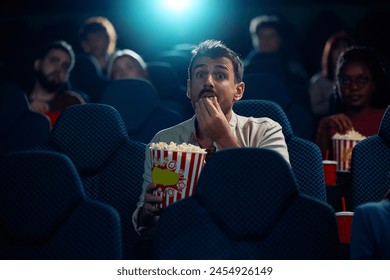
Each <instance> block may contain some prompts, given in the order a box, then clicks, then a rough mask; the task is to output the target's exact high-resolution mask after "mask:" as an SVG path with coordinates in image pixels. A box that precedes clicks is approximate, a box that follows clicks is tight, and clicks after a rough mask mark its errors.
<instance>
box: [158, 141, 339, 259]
mask: <svg viewBox="0 0 390 280" xmlns="http://www.w3.org/2000/svg"><path fill="white" fill-rule="evenodd" d="M232 160H233V161H234V162H236V163H239V164H232ZM156 236H157V237H156V240H155V244H154V245H155V248H154V257H155V258H156V259H222V260H225V259H240V260H242V259H335V258H337V257H338V235H337V224H336V218H335V215H334V212H333V210H332V209H331V208H330V207H329V206H328V205H326V204H325V203H322V202H320V201H318V200H316V199H313V198H310V197H308V196H306V195H303V194H301V193H300V192H299V191H298V188H297V182H296V180H295V178H294V174H293V173H292V172H291V168H290V166H289V165H288V164H287V163H286V161H285V160H284V159H283V158H282V157H281V156H280V155H279V154H278V153H276V152H275V151H272V150H269V149H261V148H239V149H226V150H222V151H220V152H217V153H216V154H215V155H214V156H213V157H212V158H211V159H210V160H209V161H208V162H207V164H206V165H205V167H204V169H203V171H202V173H201V175H200V177H199V181H198V184H197V189H196V192H195V194H194V195H193V196H192V197H190V198H187V199H184V200H182V201H179V202H176V203H174V204H173V205H171V206H169V207H168V208H166V209H165V210H164V212H163V213H162V215H161V217H160V219H159V223H158V228H157V233H156Z"/></svg>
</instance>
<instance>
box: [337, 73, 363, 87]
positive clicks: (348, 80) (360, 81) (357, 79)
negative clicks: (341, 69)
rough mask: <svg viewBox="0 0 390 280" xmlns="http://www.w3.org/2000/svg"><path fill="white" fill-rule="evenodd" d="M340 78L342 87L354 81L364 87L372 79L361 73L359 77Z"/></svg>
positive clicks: (348, 85) (350, 84)
mask: <svg viewBox="0 0 390 280" xmlns="http://www.w3.org/2000/svg"><path fill="white" fill-rule="evenodd" d="M338 80H339V84H340V86H342V87H350V86H352V83H355V84H356V85H358V87H364V86H366V85H367V84H368V83H369V82H370V81H371V78H370V77H368V76H366V75H359V76H357V77H340V78H339V79H338Z"/></svg>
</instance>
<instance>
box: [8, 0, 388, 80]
mask: <svg viewBox="0 0 390 280" xmlns="http://www.w3.org/2000/svg"><path fill="white" fill-rule="evenodd" d="M168 2H170V1H163V0H110V1H109V0H100V1H96V0H83V1H79V0H67V1H63V0H57V1H56V0H39V1H28V0H5V1H2V2H1V4H0V36H1V42H2V43H1V46H0V62H1V64H0V65H1V73H2V78H3V79H4V78H6V79H8V78H9V79H15V78H16V79H18V77H20V76H21V75H22V73H25V72H26V71H27V70H28V69H29V68H31V62H32V53H33V51H34V50H35V49H36V48H37V47H38V46H39V44H40V43H41V42H43V41H46V40H49V39H64V40H66V41H68V42H69V43H70V44H71V45H72V46H73V48H74V49H75V51H76V52H79V51H81V47H80V41H79V38H78V30H79V28H80V26H81V24H82V22H83V21H84V20H85V19H86V18H88V17H90V16H105V17H107V18H108V19H109V20H110V21H111V22H112V23H113V24H114V26H115V28H116V30H117V33H118V44H117V47H118V48H120V49H121V48H130V49H133V50H135V51H137V52H138V53H140V54H141V55H142V56H143V57H144V59H145V60H147V61H148V60H153V59H154V56H155V55H156V54H157V53H159V51H164V50H168V49H170V48H172V47H173V46H175V45H177V44H195V43H198V42H199V41H201V40H204V39H207V38H216V39H220V40H223V41H224V42H225V43H226V44H227V45H228V46H230V47H231V48H233V49H234V50H235V51H237V52H238V53H239V54H240V55H241V56H243V57H245V56H246V54H247V53H248V52H249V51H250V49H251V40H250V35H249V22H250V19H251V18H252V17H255V16H257V15H260V14H264V13H277V14H279V15H281V16H282V17H284V18H285V19H286V20H287V22H288V23H289V25H290V32H289V36H290V38H289V39H290V40H289V42H290V44H291V49H292V50H294V51H295V52H296V55H298V56H299V57H300V58H301V59H302V61H303V63H304V66H305V67H306V70H307V72H308V74H309V75H312V74H314V73H315V72H317V71H318V70H319V67H320V56H321V52H322V48H323V44H324V43H325V41H326V39H327V37H328V36H329V35H330V34H331V33H332V32H333V31H337V30H340V29H344V30H348V31H350V32H352V33H353V34H354V35H355V36H356V38H358V40H359V41H360V42H361V43H363V44H366V45H369V46H373V47H375V48H377V49H378V50H379V51H380V52H381V53H382V54H383V56H384V57H385V58H388V57H389V50H390V46H389V43H388V42H389V40H386V38H387V36H388V27H389V22H388V20H389V19H390V17H389V14H390V4H381V2H383V1H377V0H375V1H374V0H371V1H367V0H364V1H363V0H343V1H336V0H316V1H311V0H274V1H271V0H241V1H238V0H196V1H195V0H193V1H184V0H180V1H177V3H176V4H173V7H174V8H176V10H177V9H178V8H180V6H181V4H183V3H187V2H188V3H189V4H190V5H189V6H188V7H187V9H185V7H182V8H183V10H181V11H174V10H169V9H168V7H167V3H168Z"/></svg>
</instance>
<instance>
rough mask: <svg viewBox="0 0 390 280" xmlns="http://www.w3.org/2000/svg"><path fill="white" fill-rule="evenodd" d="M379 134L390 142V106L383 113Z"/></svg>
mask: <svg viewBox="0 0 390 280" xmlns="http://www.w3.org/2000/svg"><path fill="white" fill-rule="evenodd" d="M378 134H379V136H380V137H381V138H382V139H384V140H385V141H386V142H390V106H388V107H387V109H386V112H385V113H384V115H383V118H382V121H381V125H380V127H379V133H378Z"/></svg>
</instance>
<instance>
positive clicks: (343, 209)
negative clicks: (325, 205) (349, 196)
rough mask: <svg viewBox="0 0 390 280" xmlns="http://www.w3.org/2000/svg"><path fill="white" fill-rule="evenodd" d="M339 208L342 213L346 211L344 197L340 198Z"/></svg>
mask: <svg viewBox="0 0 390 280" xmlns="http://www.w3.org/2000/svg"><path fill="white" fill-rule="evenodd" d="M341 208H342V211H343V212H345V211H347V207H346V206H345V198H344V196H342V197H341Z"/></svg>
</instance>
